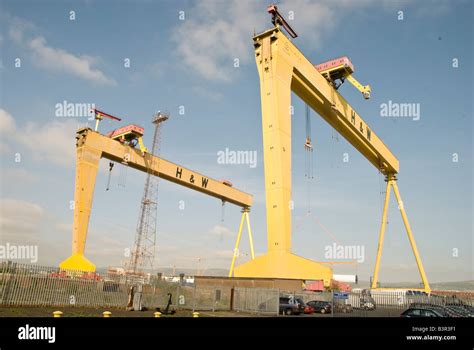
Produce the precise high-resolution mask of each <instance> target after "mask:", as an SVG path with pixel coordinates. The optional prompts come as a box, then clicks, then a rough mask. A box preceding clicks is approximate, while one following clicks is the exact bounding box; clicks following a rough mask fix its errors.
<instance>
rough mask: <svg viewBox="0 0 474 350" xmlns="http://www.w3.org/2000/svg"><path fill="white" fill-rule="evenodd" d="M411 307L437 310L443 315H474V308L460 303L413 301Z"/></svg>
mask: <svg viewBox="0 0 474 350" xmlns="http://www.w3.org/2000/svg"><path fill="white" fill-rule="evenodd" d="M410 308H418V309H428V310H435V311H437V312H438V313H440V314H442V315H443V317H472V316H473V315H474V313H473V312H472V311H473V310H472V309H471V310H470V307H469V306H468V305H460V304H446V305H438V304H430V303H412V304H410Z"/></svg>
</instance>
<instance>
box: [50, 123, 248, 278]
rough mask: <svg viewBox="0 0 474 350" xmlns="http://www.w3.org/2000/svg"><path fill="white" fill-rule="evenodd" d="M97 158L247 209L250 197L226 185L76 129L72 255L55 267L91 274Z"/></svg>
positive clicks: (100, 136)
mask: <svg viewBox="0 0 474 350" xmlns="http://www.w3.org/2000/svg"><path fill="white" fill-rule="evenodd" d="M101 158H107V159H109V160H112V161H117V162H125V163H126V164H127V165H128V166H129V167H131V168H134V169H137V170H139V171H143V172H147V171H148V170H149V167H150V166H151V167H152V169H151V171H152V173H153V174H154V175H155V176H159V177H160V178H163V179H165V180H168V181H171V182H174V183H176V184H179V185H181V186H185V187H188V188H190V189H192V190H195V191H198V192H202V193H205V194H207V195H210V196H213V197H216V198H219V199H221V200H222V201H225V202H229V203H232V204H235V205H238V206H240V207H243V208H249V207H250V206H251V205H252V196H251V195H250V194H248V193H245V192H242V191H239V190H238V189H235V188H233V187H230V186H227V185H226V184H224V183H223V182H222V181H218V180H214V179H212V178H210V177H207V176H205V175H202V174H200V173H198V172H195V171H193V170H190V169H187V168H185V167H182V166H181V165H178V164H175V163H172V162H170V161H167V160H165V159H162V158H158V157H155V156H153V155H151V154H149V153H146V154H142V152H141V151H140V150H139V149H135V148H132V147H130V146H127V145H124V144H122V143H120V142H118V141H116V140H113V139H111V138H109V137H106V136H104V135H101V134H99V133H97V132H95V131H93V130H91V129H89V128H83V129H79V130H78V131H77V134H76V185H75V186H76V187H75V193H74V224H73V241H72V256H71V257H69V258H68V259H66V260H65V261H63V262H62V263H61V264H60V265H59V266H60V268H61V269H64V270H81V271H95V266H94V264H92V263H91V262H90V261H89V260H87V259H86V258H85V257H84V250H85V245H86V238H87V232H88V226H89V218H90V213H91V208H92V199H93V195H94V186H95V181H96V177H97V171H98V168H99V161H100V159H101Z"/></svg>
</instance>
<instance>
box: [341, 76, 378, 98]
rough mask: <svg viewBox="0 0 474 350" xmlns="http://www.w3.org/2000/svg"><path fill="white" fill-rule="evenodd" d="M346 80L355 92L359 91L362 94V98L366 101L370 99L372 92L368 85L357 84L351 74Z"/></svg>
mask: <svg viewBox="0 0 474 350" xmlns="http://www.w3.org/2000/svg"><path fill="white" fill-rule="evenodd" d="M346 79H347V80H348V81H349V83H351V84H352V85H353V86H354V87H355V88H356V89H357V90H359V91H360V92H361V93H362V95H363V96H364V98H365V99H366V100H367V99H369V98H370V93H371V92H372V89H371V88H370V85H362V84H361V83H359V81H358V80H357V79H356V78H354V77H353V76H352V74H351V75H348V76H347V77H346Z"/></svg>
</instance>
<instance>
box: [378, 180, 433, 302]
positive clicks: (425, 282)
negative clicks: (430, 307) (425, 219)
mask: <svg viewBox="0 0 474 350" xmlns="http://www.w3.org/2000/svg"><path fill="white" fill-rule="evenodd" d="M386 181H387V190H386V193H385V202H384V206H383V214H382V223H381V227H380V234H379V244H378V248H377V258H376V260H375V271H374V278H373V280H372V288H373V289H375V288H377V282H378V276H379V268H380V258H381V256H382V247H383V241H384V236H385V228H386V223H387V212H388V205H389V201H390V191H391V189H392V188H393V192H394V194H395V197H396V199H397V202H398V208H399V209H400V214H401V215H402V219H403V224H404V225H405V229H406V231H407V235H408V239H409V240H410V245H411V248H412V250H413V255H414V256H415V260H416V264H417V266H418V271H419V272H420V276H421V280H422V282H423V286H424V290H425V292H426V293H430V292H431V288H430V285H429V283H428V279H427V278H426V274H425V269H424V268H423V263H422V262H421V257H420V254H419V252H418V248H417V246H416V242H415V238H414V237H413V232H412V230H411V227H410V223H409V222H408V217H407V214H406V212H405V208H404V206H403V201H402V198H401V196H400V192H399V191H398V186H397V182H396V178H395V176H393V175H388V176H387V179H386Z"/></svg>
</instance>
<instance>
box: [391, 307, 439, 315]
mask: <svg viewBox="0 0 474 350" xmlns="http://www.w3.org/2000/svg"><path fill="white" fill-rule="evenodd" d="M400 317H445V315H444V313H443V312H441V311H440V310H437V309H435V308H426V307H410V308H409V309H407V310H405V311H403V312H402V314H401V315H400Z"/></svg>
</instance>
